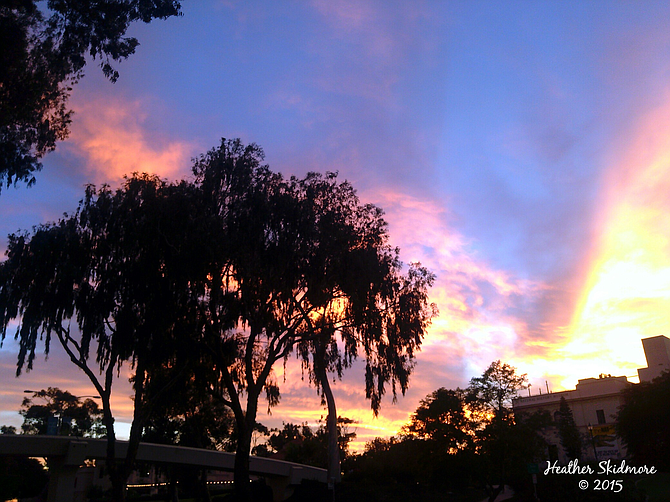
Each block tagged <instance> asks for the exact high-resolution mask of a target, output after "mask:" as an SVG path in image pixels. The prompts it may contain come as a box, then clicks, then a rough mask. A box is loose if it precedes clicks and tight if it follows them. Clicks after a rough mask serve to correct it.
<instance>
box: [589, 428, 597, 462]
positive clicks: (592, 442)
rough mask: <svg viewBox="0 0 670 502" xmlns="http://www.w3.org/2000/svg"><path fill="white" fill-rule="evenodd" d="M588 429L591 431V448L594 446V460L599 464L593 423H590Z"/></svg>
mask: <svg viewBox="0 0 670 502" xmlns="http://www.w3.org/2000/svg"><path fill="white" fill-rule="evenodd" d="M587 427H588V429H589V435H590V436H591V446H593V459H594V460H595V461H596V462H597V461H598V452H597V451H596V440H595V438H594V437H593V426H592V425H591V422H589V425H588V426H587Z"/></svg>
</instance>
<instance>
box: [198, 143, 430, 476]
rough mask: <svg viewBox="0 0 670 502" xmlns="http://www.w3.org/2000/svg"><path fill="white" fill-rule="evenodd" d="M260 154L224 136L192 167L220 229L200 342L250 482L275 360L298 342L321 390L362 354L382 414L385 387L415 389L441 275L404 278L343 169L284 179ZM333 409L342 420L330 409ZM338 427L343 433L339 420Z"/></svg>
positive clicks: (370, 209)
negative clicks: (430, 297) (254, 438)
mask: <svg viewBox="0 0 670 502" xmlns="http://www.w3.org/2000/svg"><path fill="white" fill-rule="evenodd" d="M263 160H264V159H263V152H262V150H261V149H260V148H258V147H257V146H256V145H248V146H244V145H242V143H241V142H240V141H239V140H232V141H228V140H223V141H222V143H221V145H220V147H219V148H216V149H214V150H211V151H210V152H208V153H207V154H206V155H203V156H202V157H200V159H198V161H197V162H196V164H195V166H194V174H195V176H196V185H197V186H198V188H199V190H201V191H202V197H201V199H202V201H203V204H204V207H203V210H204V214H203V216H202V217H200V218H199V220H200V221H203V222H205V221H206V222H209V223H207V225H209V224H211V225H212V226H211V227H209V229H208V230H207V232H208V233H207V239H206V241H207V242H208V248H207V250H206V253H211V254H210V255H208V256H209V257H208V258H207V259H208V260H210V261H209V263H208V265H207V267H208V273H207V274H206V285H205V287H204V290H205V291H206V294H205V296H204V297H203V303H202V306H201V308H200V311H201V313H202V314H203V343H204V345H205V346H206V347H207V348H208V350H209V351H210V352H211V353H212V354H214V363H215V364H216V367H217V370H218V371H220V374H221V379H220V382H221V389H222V390H223V391H225V394H226V396H225V399H226V400H227V402H228V403H229V405H230V406H231V408H232V409H233V411H234V413H235V416H236V421H237V426H238V431H239V442H238V450H237V455H236V462H239V463H240V465H239V466H236V469H237V470H236V484H237V485H238V486H245V485H246V484H248V483H245V482H244V481H243V479H245V478H246V479H248V465H242V463H243V462H248V452H249V448H250V440H251V431H252V427H253V424H254V423H255V418H256V414H257V407H258V399H259V396H260V394H261V391H262V390H265V392H266V396H267V398H268V403H269V404H270V406H272V405H274V404H276V403H277V402H278V399H279V388H278V385H277V382H276V379H275V378H274V376H273V365H274V364H275V363H276V362H278V361H280V360H282V359H285V358H287V357H289V356H290V354H291V353H292V351H293V350H294V349H295V348H297V349H298V355H299V357H301V358H302V360H303V362H304V363H305V365H306V367H307V368H310V369H311V371H312V372H311V373H310V374H311V375H314V376H315V377H314V381H317V382H318V383H319V384H320V385H322V386H324V382H326V383H327V378H325V379H324V378H323V376H324V375H325V374H326V372H327V371H330V370H334V371H338V372H341V371H342V369H343V368H344V367H345V366H346V365H347V364H348V363H349V362H350V361H351V360H352V359H353V358H354V357H356V356H357V355H358V351H359V350H361V351H362V352H364V354H365V358H366V359H365V361H366V383H365V388H366V394H367V396H368V397H369V398H370V400H371V405H372V407H373V410H378V409H379V404H380V402H381V397H382V395H383V394H384V392H385V388H386V384H387V383H391V388H392V391H393V393H394V395H395V393H396V391H397V390H401V391H403V392H404V390H405V389H406V388H407V385H408V381H409V380H408V377H409V374H410V372H411V369H412V365H413V357H414V353H415V351H417V350H418V348H419V346H420V344H421V338H422V336H423V333H424V330H425V328H426V326H427V324H428V322H429V320H430V317H431V316H432V315H433V313H434V308H432V307H431V306H429V305H428V303H427V293H426V290H427V288H428V287H429V286H430V284H431V283H432V275H431V274H430V273H429V272H428V271H427V270H425V269H423V268H421V267H418V266H417V267H415V268H412V269H410V272H409V274H407V275H404V274H403V273H402V264H401V262H400V260H399V259H398V250H397V249H394V248H391V247H390V246H389V245H388V243H387V239H388V236H387V231H386V223H385V222H384V220H383V218H382V214H383V213H382V211H381V210H380V209H379V208H377V207H375V206H372V205H363V204H360V202H359V201H358V198H357V197H356V194H355V191H354V189H353V188H352V187H351V185H350V184H349V183H347V182H339V181H338V180H337V175H336V174H333V173H328V174H326V175H325V176H323V175H320V174H316V173H310V174H308V175H307V176H306V177H305V178H303V179H297V178H291V179H284V178H283V177H282V176H281V175H280V174H277V173H273V172H272V171H270V169H269V168H268V166H266V165H264V164H263ZM338 337H339V339H340V340H341V342H342V346H343V348H344V353H340V348H339V346H338V344H337V339H338ZM318 373H320V374H318ZM317 374H318V375H317ZM243 400H244V401H246V402H243ZM330 416H332V417H333V418H334V419H335V420H336V418H337V415H336V412H334V410H333V409H332V407H331V406H329V417H330ZM329 430H333V431H334V432H335V434H336V432H337V431H336V425H335V426H329ZM335 438H337V436H335ZM336 441H337V440H336V439H335V445H336V444H337V442H336ZM334 451H335V455H337V450H336V448H335V449H334ZM245 459H246V460H245ZM238 480H239V481H238Z"/></svg>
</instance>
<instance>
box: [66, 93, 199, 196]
mask: <svg viewBox="0 0 670 502" xmlns="http://www.w3.org/2000/svg"><path fill="white" fill-rule="evenodd" d="M73 108H74V111H75V118H74V121H73V125H72V134H71V135H70V138H69V139H68V141H67V143H66V145H67V147H68V148H69V150H70V151H72V152H74V153H75V154H77V155H79V156H81V157H83V158H84V159H85V170H86V171H87V176H88V177H89V180H90V181H93V182H95V183H104V182H117V181H118V180H120V179H121V178H122V177H123V176H124V175H129V174H131V173H133V172H146V173H152V174H156V175H158V176H161V177H163V178H170V179H175V178H179V177H183V176H185V175H186V174H187V173H188V169H189V167H190V158H191V157H192V156H193V155H194V154H195V153H197V151H198V150H197V148H196V147H195V145H192V144H190V143H188V142H184V141H181V140H176V139H170V138H167V137H165V136H164V135H162V134H159V133H157V132H155V131H152V130H151V129H149V128H148V127H147V125H146V122H147V118H148V116H147V112H146V111H145V107H144V106H143V104H142V103H141V102H139V101H133V102H126V101H123V100H121V99H111V100H110V99H105V100H103V99H102V98H96V99H91V98H89V99H88V100H87V101H86V102H83V101H78V100H75V101H74V103H73ZM91 178H92V179H91Z"/></svg>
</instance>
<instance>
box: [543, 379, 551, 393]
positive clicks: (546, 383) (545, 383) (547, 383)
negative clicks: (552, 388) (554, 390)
mask: <svg viewBox="0 0 670 502" xmlns="http://www.w3.org/2000/svg"><path fill="white" fill-rule="evenodd" d="M544 385H546V386H547V394H550V392H549V382H547V381H546V380H545V381H544Z"/></svg>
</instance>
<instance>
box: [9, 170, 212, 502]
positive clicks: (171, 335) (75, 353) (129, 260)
mask: <svg viewBox="0 0 670 502" xmlns="http://www.w3.org/2000/svg"><path fill="white" fill-rule="evenodd" d="M189 190H190V188H189V187H188V186H187V185H185V184H181V185H167V184H166V183H164V182H162V181H160V180H158V179H157V178H154V177H151V176H147V175H144V176H136V177H133V178H131V179H129V180H127V181H126V183H125V184H124V186H123V187H122V188H120V189H119V190H117V191H115V192H114V191H112V190H110V189H109V188H108V187H103V188H101V189H99V190H96V189H95V188H94V187H88V188H87V191H86V197H85V198H84V199H83V200H82V202H81V203H80V206H79V209H78V210H77V212H76V213H75V214H74V215H72V216H67V215H66V216H65V217H64V218H63V219H61V220H60V221H59V222H58V223H53V224H48V225H42V226H40V227H37V228H36V229H35V230H34V232H33V234H32V235H30V234H22V235H11V236H10V237H9V247H8V250H7V256H8V259H7V260H5V261H4V262H2V263H0V329H1V330H2V338H3V339H4V337H5V336H6V333H7V327H8V325H9V323H10V321H12V320H13V319H19V324H18V328H17V331H16V335H15V337H16V338H17V339H18V340H19V355H18V362H17V374H20V373H21V371H22V370H23V369H24V368H27V369H28V370H30V369H31V368H32V365H33V362H34V359H35V350H36V347H37V344H38V342H39V341H41V340H43V341H44V346H45V352H46V353H47V354H48V352H49V347H50V342H51V337H52V336H53V335H55V336H56V337H57V339H58V340H59V342H60V343H61V345H62V346H63V348H64V349H65V351H66V352H67V353H68V355H69V356H70V359H71V361H72V362H73V363H74V364H75V365H77V366H78V367H79V368H80V369H81V370H82V371H83V372H84V373H85V374H86V375H87V376H88V377H89V379H90V381H91V383H92V384H93V385H94V387H95V389H96V391H97V392H98V394H99V395H100V397H101V399H102V405H103V418H102V420H103V424H104V426H105V429H106V436H107V440H108V456H109V458H114V457H115V454H114V452H115V439H116V436H115V433H114V419H113V417H112V413H111V406H110V399H111V392H112V384H113V380H114V375H115V373H116V372H117V371H118V370H119V369H120V367H121V365H122V364H123V363H124V362H127V363H129V364H130V365H131V367H132V368H133V369H134V376H133V378H132V381H133V388H134V416H133V424H132V427H131V432H130V445H131V446H130V447H129V448H128V456H127V458H126V462H124V463H122V464H121V463H116V462H112V463H110V464H109V465H108V468H109V472H110V475H111V477H112V482H113V484H114V488H115V494H116V495H115V497H116V499H117V500H121V499H122V498H123V493H125V492H124V491H123V490H122V487H123V485H124V484H125V479H126V478H127V476H128V473H129V472H130V469H131V468H132V463H133V460H134V455H135V453H136V451H137V445H138V444H139V440H140V437H141V432H142V429H143V426H144V424H145V422H146V421H147V420H148V419H149V418H150V416H151V414H152V411H153V410H152V408H153V407H154V406H155V404H156V402H157V400H158V399H159V398H160V395H161V393H164V392H166V391H167V389H168V388H169V386H170V385H171V383H172V382H173V381H170V382H167V383H166V385H165V386H164V387H163V388H162V389H161V390H160V391H156V392H154V393H153V394H152V395H148V394H147V393H146V392H145V384H146V378H147V375H148V374H149V372H150V371H151V369H152V368H153V367H155V366H163V365H165V364H168V363H170V362H171V361H175V354H176V353H178V351H177V347H178V346H179V340H183V337H184V336H185V335H186V334H187V333H188V334H189V335H190V334H192V332H193V330H194V327H193V324H192V323H193V319H192V317H190V316H189V315H190V314H191V312H190V310H189V308H188V306H189V305H191V304H192V303H193V302H194V299H195V298H197V296H198V295H199V294H200V292H199V291H197V290H194V289H193V288H192V287H191V282H190V278H191V276H190V275H189V273H191V268H190V267H191V266H192V265H195V264H197V260H196V259H193V260H185V258H186V256H194V253H192V249H193V248H197V246H198V244H197V243H196V242H193V240H189V239H184V233H183V232H184V229H190V228H192V225H191V222H190V217H191V215H192V212H191V211H190V210H189V207H190V206H189V205H188V204H187V202H188V201H190V198H189V197H187V195H188V193H189ZM73 320H74V321H75V322H76V328H75V329H71V321H73ZM91 353H93V354H94V355H95V358H94V361H92V360H91V358H90V357H89V355H90V354H91ZM96 366H97V368H96ZM95 369H97V370H99V373H98V371H95ZM178 376H179V373H178V372H177V373H176V374H175V377H174V378H178ZM173 380H174V379H173Z"/></svg>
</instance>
